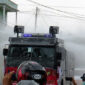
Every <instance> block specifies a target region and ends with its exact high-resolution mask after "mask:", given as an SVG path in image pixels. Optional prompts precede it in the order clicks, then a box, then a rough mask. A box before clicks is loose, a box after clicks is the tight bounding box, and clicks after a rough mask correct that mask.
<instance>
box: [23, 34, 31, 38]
mask: <svg viewBox="0 0 85 85" xmlns="http://www.w3.org/2000/svg"><path fill="white" fill-rule="evenodd" d="M23 37H32V34H23Z"/></svg>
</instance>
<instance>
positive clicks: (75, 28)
mask: <svg viewBox="0 0 85 85" xmlns="http://www.w3.org/2000/svg"><path fill="white" fill-rule="evenodd" d="M12 1H14V2H16V3H17V4H18V9H19V10H20V11H30V12H31V11H32V13H35V7H36V6H38V5H36V4H33V3H31V2H29V0H28V1H27V0H12ZM33 1H36V2H38V3H41V4H43V5H46V6H50V7H52V8H55V9H58V10H61V11H65V12H70V14H64V13H63V12H59V11H52V10H48V9H46V8H43V7H40V6H38V7H39V8H40V13H41V14H52V15H56V16H54V17H53V16H45V15H42V16H39V18H38V28H37V32H48V28H49V26H50V25H58V26H59V27H60V35H59V37H60V38H62V39H64V41H65V46H66V48H67V50H68V51H71V52H73V54H74V55H75V58H76V60H75V67H76V68H85V52H84V51H85V0H33ZM48 11H50V13H49V12H48ZM30 12H29V13H25V14H21V13H20V14H19V16H18V24H20V25H24V26H25V28H26V30H29V32H34V15H32V13H30ZM51 12H52V13H51ZM9 16H10V17H9ZM66 16H69V17H66ZM11 18H12V20H11ZM14 20H15V15H14V14H12V13H11V14H8V23H9V24H11V25H14V24H15V23H14V22H15V21H14ZM81 58H82V59H81ZM79 62H82V63H81V64H80V63H79Z"/></svg>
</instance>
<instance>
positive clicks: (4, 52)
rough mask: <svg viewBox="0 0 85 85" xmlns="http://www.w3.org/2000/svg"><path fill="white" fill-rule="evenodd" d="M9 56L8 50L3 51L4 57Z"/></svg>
mask: <svg viewBox="0 0 85 85" xmlns="http://www.w3.org/2000/svg"><path fill="white" fill-rule="evenodd" d="M7 54H8V49H6V48H4V49H3V55H4V56H7Z"/></svg>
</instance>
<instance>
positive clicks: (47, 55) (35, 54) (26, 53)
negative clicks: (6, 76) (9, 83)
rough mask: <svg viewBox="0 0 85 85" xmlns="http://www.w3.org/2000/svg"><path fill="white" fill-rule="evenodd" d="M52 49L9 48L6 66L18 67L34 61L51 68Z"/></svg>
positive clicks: (52, 62)
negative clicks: (25, 62)
mask: <svg viewBox="0 0 85 85" xmlns="http://www.w3.org/2000/svg"><path fill="white" fill-rule="evenodd" d="M54 56H55V48H54V47H40V46H39V47H36V46H35V47H34V46H33V47H32V46H10V48H9V53H8V56H7V59H6V66H8V67H18V66H19V65H20V64H21V63H22V62H23V61H28V60H32V61H36V62H38V63H40V64H41V65H42V66H44V67H53V65H54Z"/></svg>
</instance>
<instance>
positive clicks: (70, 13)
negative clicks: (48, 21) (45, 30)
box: [27, 0, 83, 18]
mask: <svg viewBox="0 0 85 85" xmlns="http://www.w3.org/2000/svg"><path fill="white" fill-rule="evenodd" d="M27 1H29V2H32V3H34V4H37V5H39V6H42V7H45V8H48V9H51V10H55V11H58V12H61V13H64V14H69V15H72V16H75V17H79V18H83V17H81V16H79V15H78V14H75V13H72V12H67V11H62V10H58V9H55V8H52V7H49V6H46V5H43V4H40V3H38V2H35V1H33V0H27Z"/></svg>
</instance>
